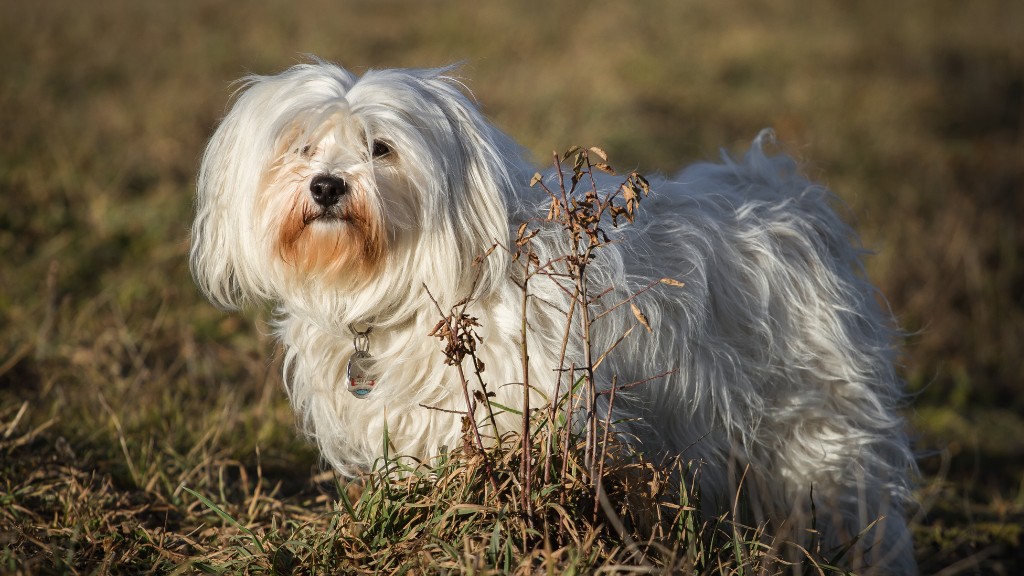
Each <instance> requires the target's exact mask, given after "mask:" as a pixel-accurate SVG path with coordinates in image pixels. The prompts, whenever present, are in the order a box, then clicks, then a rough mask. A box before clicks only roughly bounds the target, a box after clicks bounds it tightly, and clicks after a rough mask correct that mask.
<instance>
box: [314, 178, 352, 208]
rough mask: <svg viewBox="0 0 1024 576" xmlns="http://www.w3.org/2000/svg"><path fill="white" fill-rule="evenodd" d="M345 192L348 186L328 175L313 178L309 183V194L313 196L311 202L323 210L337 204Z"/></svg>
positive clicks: (339, 179)
mask: <svg viewBox="0 0 1024 576" xmlns="http://www.w3.org/2000/svg"><path fill="white" fill-rule="evenodd" d="M346 192H348V184H346V183H345V181H344V180H342V179H341V178H338V177H337V176H331V175H329V174H320V175H319V176H315V177H313V180H312V182H310V183H309V193H310V194H312V195H313V201H314V202H316V203H317V204H319V205H321V206H323V207H324V208H330V207H331V206H334V205H335V204H337V203H338V200H340V199H341V197H342V196H344V195H345V193H346Z"/></svg>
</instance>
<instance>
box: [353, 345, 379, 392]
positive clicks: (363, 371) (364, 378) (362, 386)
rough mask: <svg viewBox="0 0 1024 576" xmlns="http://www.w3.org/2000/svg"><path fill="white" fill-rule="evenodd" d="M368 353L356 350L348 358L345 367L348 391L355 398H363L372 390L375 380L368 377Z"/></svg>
mask: <svg viewBox="0 0 1024 576" xmlns="http://www.w3.org/2000/svg"><path fill="white" fill-rule="evenodd" d="M369 360H370V353H369V352H366V351H364V350H356V351H355V352H354V353H352V357H351V358H349V360H348V367H347V368H346V369H345V379H346V380H347V381H348V391H349V392H351V393H352V394H354V395H355V396H356V397H357V398H365V397H366V395H367V394H369V393H370V391H371V390H373V387H374V385H375V384H377V380H376V379H374V378H371V377H369V376H368V375H367V374H368V373H369V370H368V368H369V366H368V365H369Z"/></svg>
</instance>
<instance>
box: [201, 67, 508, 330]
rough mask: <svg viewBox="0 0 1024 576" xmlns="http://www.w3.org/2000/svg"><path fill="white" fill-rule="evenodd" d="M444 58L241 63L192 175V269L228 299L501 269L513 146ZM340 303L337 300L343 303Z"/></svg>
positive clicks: (445, 278)
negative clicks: (492, 252) (343, 64)
mask: <svg viewBox="0 0 1024 576" xmlns="http://www.w3.org/2000/svg"><path fill="white" fill-rule="evenodd" d="M447 71H448V69H437V70H382V71H369V72H367V73H365V74H364V75H363V76H362V77H358V78H357V77H356V76H354V75H353V74H351V73H350V72H348V71H346V70H344V69H342V68H340V67H337V66H334V65H332V64H328V63H324V62H320V61H316V62H312V63H309V64H302V65H298V66H295V67H293V68H291V69H289V70H286V71H285V72H283V73H281V74H279V75H276V76H250V77H248V78H246V79H244V80H243V83H242V87H241V89H240V91H239V95H238V97H237V99H236V101H235V103H234V105H233V106H232V108H231V110H230V112H229V113H228V115H227V116H226V117H225V118H224V120H223V122H222V123H221V125H220V127H219V128H218V129H217V131H216V133H215V134H214V135H213V137H212V139H211V140H210V143H209V145H208V147H207V149H206V152H205V154H204V156H203V160H202V166H201V169H200V173H199V183H198V200H197V204H198V205H197V210H196V220H195V224H194V226H193V228H192V248H191V268H192V273H193V276H194V277H195V279H196V282H197V284H198V285H199V286H200V288H201V289H202V290H203V291H204V292H205V293H206V295H207V296H208V297H209V298H210V299H211V300H212V301H213V302H214V303H215V304H217V305H219V306H221V307H223V308H237V307H239V306H241V305H243V304H245V303H247V302H252V301H271V302H274V301H279V302H286V303H287V302H289V301H292V300H298V299H301V298H304V297H305V298H308V297H310V295H313V296H315V297H316V298H320V299H339V300H344V299H352V298H356V297H358V298H362V299H363V300H364V302H363V304H362V306H361V307H363V308H365V309H376V310H382V309H384V308H387V307H389V306H390V307H394V306H395V302H388V301H387V300H388V299H389V298H391V299H400V298H408V297H409V294H410V293H411V292H415V293H417V294H419V293H423V288H422V286H423V285H424V284H425V285H427V287H428V288H432V287H436V290H437V293H444V294H453V295H454V294H456V293H457V292H459V291H466V290H468V289H470V287H469V285H470V284H473V283H474V282H475V284H476V286H477V287H478V288H479V287H481V286H482V285H486V284H488V283H491V282H494V281H495V280H497V276H496V275H498V274H503V272H502V268H503V264H502V258H501V257H498V258H488V259H487V261H486V262H485V263H484V264H483V266H482V268H479V269H474V268H473V261H474V259H475V258H476V257H477V256H479V255H480V254H481V253H482V252H484V251H485V250H486V249H487V248H489V247H490V246H491V245H493V244H494V243H495V242H498V241H500V242H505V241H507V240H508V237H509V229H508V217H507V206H506V202H508V201H509V200H510V199H511V198H512V197H513V196H514V190H515V188H516V186H518V185H520V183H521V182H522V179H523V174H522V173H521V168H520V167H521V166H523V164H522V161H521V157H522V155H521V151H520V149H519V148H518V147H517V146H516V145H515V144H514V143H512V142H511V141H510V140H509V139H508V138H507V137H505V136H504V135H503V134H502V133H501V132H500V131H498V130H496V129H495V128H493V127H492V126H491V125H490V124H488V123H487V122H486V120H485V119H484V118H483V117H482V115H481V114H480V113H479V111H478V110H477V109H476V107H475V106H474V105H473V104H472V103H471V102H470V101H469V99H468V98H467V97H466V96H465V95H464V94H463V93H462V92H461V90H460V87H461V85H460V84H459V83H458V82H457V81H455V80H453V79H451V78H450V77H448V76H446V72H447ZM343 306H344V305H343Z"/></svg>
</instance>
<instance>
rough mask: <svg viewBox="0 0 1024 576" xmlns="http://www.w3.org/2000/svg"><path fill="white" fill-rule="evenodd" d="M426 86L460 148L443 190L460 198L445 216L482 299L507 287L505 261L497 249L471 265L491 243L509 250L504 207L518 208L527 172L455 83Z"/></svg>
mask: <svg viewBox="0 0 1024 576" xmlns="http://www.w3.org/2000/svg"><path fill="white" fill-rule="evenodd" d="M428 82H430V83H431V84H432V85H433V86H432V88H433V90H434V91H436V93H438V94H443V95H444V97H443V98H441V103H442V107H443V108H444V109H445V113H446V115H447V116H448V117H449V121H450V123H451V127H452V130H453V132H454V134H455V141H456V142H457V143H458V146H460V147H461V148H462V154H461V157H462V159H463V162H462V164H461V166H459V168H461V170H458V169H455V170H451V171H450V172H449V174H448V177H449V185H450V186H452V187H453V188H455V189H459V190H461V194H458V195H456V197H455V198H453V200H454V201H453V202H451V203H450V205H449V210H451V211H452V212H454V214H453V222H454V225H455V226H456V227H458V228H459V229H458V230H456V231H455V232H456V236H457V237H458V238H460V240H461V243H460V246H459V249H460V250H461V252H462V254H461V257H462V261H463V265H464V266H467V267H468V266H471V265H476V266H478V267H479V276H478V277H477V280H476V284H477V285H476V293H477V294H482V293H486V292H487V291H488V290H489V289H490V288H491V287H492V286H498V285H502V284H503V283H504V282H506V281H507V275H508V266H509V255H508V253H507V251H506V250H502V249H498V250H494V251H491V253H490V255H489V256H488V257H486V258H484V259H482V260H479V261H478V260H477V259H478V258H479V257H480V256H482V255H483V254H484V253H485V252H487V251H488V250H490V248H491V247H493V246H494V245H495V243H500V244H501V245H504V246H505V247H508V246H510V241H511V233H510V228H509V212H510V203H514V202H518V198H519V190H520V188H522V187H525V186H526V184H527V182H528V179H529V177H530V175H531V174H532V172H530V171H529V170H530V168H529V163H528V162H527V161H526V160H525V159H524V157H525V152H524V150H523V149H522V147H520V146H519V144H517V143H516V142H515V141H514V140H512V139H511V138H509V137H508V136H507V135H505V134H504V133H503V132H501V130H499V129H498V128H496V127H495V126H493V125H492V124H491V123H490V122H489V121H488V120H487V119H486V118H485V117H484V115H483V114H482V113H481V112H480V111H479V110H478V109H477V107H476V106H475V105H474V103H473V102H472V101H471V100H470V99H469V98H468V97H467V96H466V95H465V94H463V92H462V91H461V89H460V88H461V87H462V84H461V83H460V82H458V81H457V80H455V79H452V78H449V77H447V76H445V75H443V74H439V75H438V76H435V77H433V78H431V79H429V80H428ZM452 168H455V167H454V166H453V167H452ZM474 262H476V263H475V264H474Z"/></svg>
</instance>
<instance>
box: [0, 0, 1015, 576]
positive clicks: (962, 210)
mask: <svg viewBox="0 0 1024 576" xmlns="http://www.w3.org/2000/svg"><path fill="white" fill-rule="evenodd" d="M304 54H316V55H318V56H320V57H322V58H325V59H327V60H331V61H335V62H337V63H339V64H342V65H343V66H345V67H347V68H349V69H351V70H353V71H355V72H357V73H359V72H362V71H365V70H367V69H369V68H382V67H432V66H440V65H446V64H450V63H458V62H461V63H462V66H461V67H460V68H459V69H458V71H457V73H456V74H457V75H458V76H460V77H461V78H462V79H463V80H464V82H465V83H466V85H467V86H468V87H469V88H470V89H471V90H472V92H473V94H474V96H475V98H476V99H477V100H478V101H479V103H480V106H481V107H482V109H483V110H484V112H485V113H486V114H487V115H488V116H489V117H490V118H491V119H492V120H493V121H494V122H495V123H496V124H497V125H498V126H500V127H501V128H503V129H504V130H505V131H507V132H508V133H510V134H511V135H512V136H513V137H514V138H516V139H517V140H518V141H519V142H521V143H522V144H523V145H524V146H526V147H527V148H528V149H529V150H530V151H531V153H532V154H533V155H534V156H535V157H536V159H537V160H538V162H547V161H548V158H549V157H550V154H551V152H552V151H554V150H559V151H560V150H563V149H565V148H566V147H568V146H570V145H574V144H580V145H587V146H590V145H594V146H600V147H602V148H604V149H605V150H607V151H608V152H609V154H610V159H611V163H612V164H613V165H614V166H616V167H618V168H620V169H630V168H639V169H640V170H641V171H644V172H647V173H653V172H664V173H671V172H673V171H675V170H676V169H677V168H679V167H681V166H683V165H685V164H688V163H690V162H693V161H695V160H704V159H713V158H716V157H717V156H718V155H719V153H720V150H722V149H724V150H727V151H730V152H733V153H742V151H743V150H744V149H745V147H746V146H747V144H748V143H749V141H750V140H751V139H752V138H753V137H754V136H755V135H756V134H757V133H758V131H759V130H761V129H762V128H765V127H772V128H774V129H775V130H776V132H777V134H778V136H779V140H780V143H781V146H782V148H783V149H785V150H786V151H787V152H788V153H790V154H793V155H794V156H796V157H798V158H799V159H800V160H801V162H802V163H803V165H804V167H805V170H806V171H807V172H808V173H809V174H810V175H811V176H812V177H814V178H816V179H819V180H821V181H823V182H826V183H827V184H828V185H829V186H830V187H831V188H833V189H834V190H835V192H836V193H837V194H838V195H839V196H840V197H841V198H842V199H843V201H844V202H845V204H846V209H847V210H848V217H849V218H850V219H851V220H852V221H853V222H854V223H855V226H856V227H857V229H858V230H860V231H861V233H862V235H863V238H864V241H865V243H866V244H867V246H869V247H870V248H871V249H873V250H874V251H876V252H877V254H876V255H874V256H872V257H870V259H869V260H868V261H867V269H868V272H869V274H870V276H871V277H872V278H873V279H874V281H875V282H877V283H878V284H879V285H880V286H881V288H882V290H883V292H884V293H885V294H886V295H887V297H888V298H889V302H890V305H891V307H892V309H893V312H894V313H895V315H896V316H897V318H898V319H899V321H900V323H901V324H902V326H903V327H904V328H905V329H906V331H907V334H908V336H907V342H906V354H905V358H904V363H905V375H906V378H907V380H908V382H909V384H910V389H911V390H912V392H913V394H914V397H913V398H912V399H911V401H910V402H909V403H908V407H907V411H906V413H907V417H908V419H909V421H910V423H911V426H912V430H913V434H914V436H915V438H916V439H917V443H918V447H919V449H920V451H921V453H922V459H921V465H922V469H923V471H924V472H925V476H924V478H923V482H922V489H921V498H922V501H923V503H924V506H923V509H922V515H921V517H920V518H919V519H918V521H919V526H918V538H919V541H920V542H919V546H920V547H921V548H922V549H924V550H928V549H931V550H933V551H935V554H929V553H928V552H922V557H923V558H924V559H923V560H922V562H923V563H924V564H923V567H924V568H925V570H926V571H928V570H932V571H936V570H940V569H942V568H943V566H945V567H947V568H948V567H949V566H951V565H953V566H954V572H947V573H955V572H956V571H958V570H967V571H970V570H977V569H978V568H977V566H987V567H988V568H986V569H985V570H989V569H993V570H994V569H995V568H992V567H993V566H997V567H998V570H1002V571H1005V570H1007V568H1006V566H1019V565H1020V564H1019V562H1021V560H1020V559H1019V557H1016V556H1014V555H1015V554H1017V553H1016V552H1014V550H1015V549H1016V546H1017V545H1018V544H1019V545H1024V542H1020V539H1021V538H1022V537H1024V535H1022V528H1021V524H1022V521H1024V513H1022V511H1024V383H1022V377H1024V353H1022V350H1021V345H1022V337H1024V302H1022V299H1024V262H1022V260H1021V258H1022V249H1024V231H1022V223H1024V3H1022V2H1019V1H1017V0H1005V1H998V0H991V1H988V0H985V1H977V2H957V1H951V0H949V1H945V0H927V1H925V0H920V1H917V0H911V1H906V2H898V3H896V2H891V1H882V0H864V1H860V2H838V3H824V2H818V3H808V2H798V1H797V0H778V1H775V2H771V3H757V4H755V3H749V2H741V1H738V0H720V1H716V2H697V1H690V0H652V1H649V2H611V1H608V2H582V1H565V2H551V1H547V0H545V1H529V2H515V3H512V2H502V3H491V2H445V1H424V2H397V1H382V2H371V1H369V0H365V1H347V2H331V1H327V0H323V1H311V2H291V1H284V0H260V1H253V2H246V3H237V2H227V1H224V0H197V1H194V2H157V1H152V2H148V1H146V2H142V1H137V0H96V1H93V2H88V3H82V2H72V1H70V0H39V1H36V2H15V1H4V2H2V4H0V424H3V426H7V430H8V432H7V434H8V435H9V436H10V435H11V432H12V431H13V430H14V429H15V428H16V427H17V428H19V429H39V428H41V427H43V425H44V424H45V427H44V428H42V429H39V432H38V434H35V435H34V436H33V437H32V444H31V445H33V446H35V447H36V452H33V454H35V453H38V454H43V455H45V457H46V458H50V459H51V460H66V459H69V458H72V456H73V457H74V458H72V459H77V461H79V462H82V464H81V466H82V467H83V468H90V467H91V468H92V469H96V470H100V471H101V473H106V474H111V475H113V477H114V478H115V479H117V478H121V479H126V480H124V481H125V482H126V484H127V485H132V486H135V487H136V488H137V489H143V491H145V490H149V491H153V490H156V491H159V490H160V488H159V486H160V482H162V481H166V483H167V486H171V487H173V485H174V483H175V482H177V481H178V478H171V477H170V476H171V474H170V473H168V472H166V471H167V470H171V469H173V468H174V466H175V465H177V466H181V467H182V468H181V469H182V470H185V469H186V468H187V466H185V464H181V463H180V462H179V464H173V462H177V461H178V460H175V458H179V459H180V461H181V462H186V461H188V458H189V457H194V456H195V454H194V453H193V450H194V446H196V445H197V443H199V444H202V445H203V446H205V447H206V448H205V449H207V450H210V451H211V453H212V452H216V453H224V454H228V455H230V456H231V457H232V458H236V459H240V460H245V459H246V458H249V459H251V458H252V452H253V447H254V446H256V447H260V448H262V449H263V465H264V467H265V472H264V473H267V474H274V466H275V462H276V463H277V464H276V465H277V466H279V472H278V474H279V476H280V478H281V479H282V481H287V478H288V476H289V473H288V471H289V470H292V471H294V470H295V469H296V467H297V468H298V469H300V470H302V471H303V473H305V470H306V469H308V468H311V467H313V466H315V456H313V455H312V454H311V453H310V452H309V451H308V449H307V448H305V447H304V446H303V445H302V444H301V442H300V441H298V440H296V439H295V438H294V433H293V428H292V421H291V416H290V413H289V412H288V408H287V405H286V401H285V399H284V394H283V392H282V391H281V390H280V381H279V378H278V376H277V366H276V364H274V363H273V362H270V361H268V360H267V358H272V357H274V350H275V346H274V344H273V342H272V340H271V339H270V338H269V337H268V335H267V330H266V328H265V326H263V327H262V328H261V327H260V326H261V325H260V323H259V322H257V323H255V324H254V323H253V321H252V320H253V318H250V317H244V318H240V317H238V316H229V315H225V314H222V313H220V312H218V311H216V310H214V309H213V308H212V307H211V306H209V305H208V304H207V303H206V302H205V301H204V300H203V299H202V298H201V296H199V295H198V294H197V293H196V291H195V289H194V288H193V285H192V282H191V280H190V278H189V274H188V267H187V251H188V239H187V235H188V227H189V225H190V219H191V214H192V202H193V200H192V198H193V194H194V181H195V174H196V169H197V166H198V161H199V157H200V154H201V152H202V149H203V145H204V142H205V140H206V139H207V138H208V137H209V136H210V134H211V133H212V131H213V129H214V128H215V126H216V124H217V121H218V119H219V118H220V117H221V116H222V115H223V114H224V113H225V111H226V105H227V103H228V101H229V98H230V95H231V94H232V90H233V87H232V81H233V80H235V79H237V78H239V77H240V76H242V75H245V74H247V73H260V74H270V73H275V72H277V71H280V70H282V69H283V68H285V67H287V66H289V65H292V64H295V63H297V62H299V61H301V60H302V59H303V55H304ZM250 316H256V319H257V320H259V316H260V315H259V313H253V314H250ZM23 407H24V408H23ZM3 426H0V429H2V428H3ZM33 427H34V428H33ZM0 431H2V430H0ZM214 432H215V434H214ZM207 433H209V434H207ZM211 435H212V436H211ZM211 438H213V439H211ZM118 439H119V441H118ZM118 444H121V445H122V448H123V452H124V455H123V456H122V455H121V454H120V452H121V451H122V449H121V448H114V447H116V446H117V445H118ZM111 450H114V452H116V454H111ZM69 454H71V455H72V456H69ZM12 455H14V456H16V457H17V459H22V460H24V459H29V460H30V459H31V458H30V456H29V455H28V454H27V453H26V452H24V451H22V452H9V453H8V454H7V456H8V457H9V458H8V462H7V464H2V465H0V469H2V473H3V474H4V475H5V476H6V477H7V478H8V482H12V481H15V480H18V475H19V474H21V473H23V472H24V471H25V470H27V468H25V469H24V470H23V469H22V468H19V466H27V464H17V463H12V462H14V459H12V458H11V456H12ZM25 461H28V460H25ZM297 464H298V465H297ZM33 466H34V465H33ZM147 470H148V471H149V472H147ZM19 471H20V472H19ZM147 474H149V475H148V476H147ZM161 475H164V476H166V478H164V480H151V481H147V482H143V479H145V478H150V479H152V478H159V477H161ZM0 527H2V526H0ZM1015 557H1016V558H1017V559H1016V560H1014V559H1013V558H1015ZM994 558H995V559H998V558H1002V560H998V562H1001V563H998V562H997V560H993V559H994ZM955 562H961V564H955ZM1014 562H1018V564H1014ZM929 563H930V564H929ZM986 563H987V564H986ZM972 567H973V568H972ZM1006 573H1010V572H1006Z"/></svg>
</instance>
